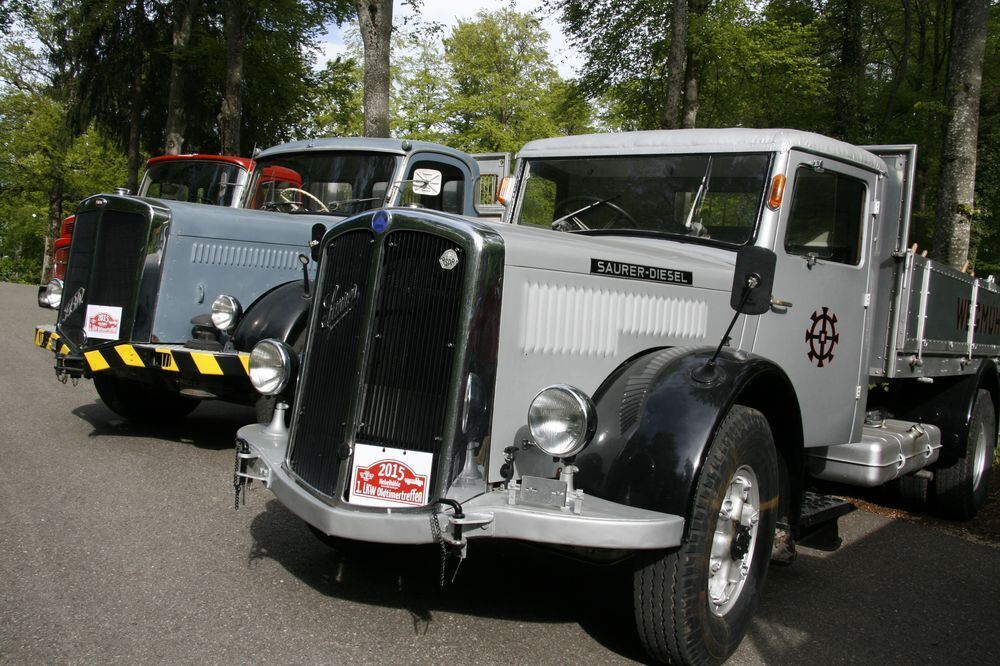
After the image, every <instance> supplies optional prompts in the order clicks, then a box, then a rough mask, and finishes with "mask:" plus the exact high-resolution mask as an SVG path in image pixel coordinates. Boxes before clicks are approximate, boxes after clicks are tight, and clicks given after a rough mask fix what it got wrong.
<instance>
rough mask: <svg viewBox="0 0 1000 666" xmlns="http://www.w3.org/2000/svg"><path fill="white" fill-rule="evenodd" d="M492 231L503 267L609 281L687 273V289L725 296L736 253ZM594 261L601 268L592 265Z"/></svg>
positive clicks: (508, 228)
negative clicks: (503, 254)
mask: <svg viewBox="0 0 1000 666" xmlns="http://www.w3.org/2000/svg"><path fill="white" fill-rule="evenodd" d="M492 228H494V229H495V230H496V231H497V232H498V233H499V234H500V235H501V236H502V237H503V240H504V247H505V251H506V261H505V264H506V265H507V266H518V267H522V268H533V269H543V270H551V271H559V272H564V273H581V274H588V275H589V274H592V273H593V274H599V273H598V271H600V272H603V274H604V275H608V276H610V277H621V278H631V279H637V280H644V279H645V280H647V281H651V282H657V281H668V280H669V278H673V277H675V276H674V275H673V274H667V273H664V272H663V271H685V272H689V273H690V274H691V276H690V277H691V282H690V283H689V286H692V287H700V288H703V289H712V290H721V291H726V292H728V291H729V290H730V289H731V288H732V281H733V268H734V267H735V265H736V251H735V249H733V250H726V249H722V248H717V247H711V246H706V245H699V244H697V243H683V242H680V241H675V240H667V239H659V238H633V237H628V236H607V235H601V236H586V235H583V234H575V233H566V232H559V231H551V230H549V229H542V228H539V227H529V226H519V225H509V224H502V225H496V226H495V227H492ZM595 260H596V261H600V262H603V263H601V264H600V265H597V266H595V265H594V261H595ZM649 269H659V270H653V271H650V270H649ZM643 276H649V277H643ZM657 277H661V278H668V279H667V280H663V279H657Z"/></svg>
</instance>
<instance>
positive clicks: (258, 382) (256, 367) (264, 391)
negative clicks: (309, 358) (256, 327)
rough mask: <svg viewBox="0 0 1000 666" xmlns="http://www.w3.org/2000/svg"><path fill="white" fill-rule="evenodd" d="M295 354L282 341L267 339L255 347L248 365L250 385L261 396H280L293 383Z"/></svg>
mask: <svg viewBox="0 0 1000 666" xmlns="http://www.w3.org/2000/svg"><path fill="white" fill-rule="evenodd" d="M294 364H295V354H294V352H293V351H292V348H291V347H289V346H288V345H287V344H285V343H284V342H282V341H281V340H276V339H275V338H267V339H264V340H261V341H260V342H258V343H257V344H255V345H254V346H253V349H252V350H251V351H250V359H249V361H248V363H247V374H248V375H249V377H250V384H251V385H252V386H253V387H254V389H256V391H257V392H258V393H260V394H261V395H278V394H280V393H281V392H282V391H284V390H285V389H286V388H288V383H289V382H290V381H291V378H292V374H293V373H294V371H295V365H294Z"/></svg>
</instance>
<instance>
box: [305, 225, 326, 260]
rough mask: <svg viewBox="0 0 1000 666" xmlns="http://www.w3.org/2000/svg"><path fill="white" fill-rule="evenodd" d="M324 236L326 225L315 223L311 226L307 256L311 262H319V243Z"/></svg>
mask: <svg viewBox="0 0 1000 666" xmlns="http://www.w3.org/2000/svg"><path fill="white" fill-rule="evenodd" d="M325 234H326V225H325V224H323V223H322V222H317V223H316V224H314V225H313V226H312V237H311V239H310V241H309V255H310V256H311V257H312V260H313V261H319V243H320V241H321V240H323V236H324V235H325Z"/></svg>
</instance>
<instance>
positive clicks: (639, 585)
mask: <svg viewBox="0 0 1000 666" xmlns="http://www.w3.org/2000/svg"><path fill="white" fill-rule="evenodd" d="M778 487H779V481H778V460H777V454H776V453H775V450H774V440H773V438H772V436H771V429H770V427H769V426H768V423H767V420H766V419H765V418H764V416H763V414H761V413H760V412H759V411H757V410H755V409H750V408H748V407H743V406H740V405H736V406H734V407H733V408H732V409H731V410H730V411H729V413H728V414H727V415H726V417H725V419H724V420H723V421H722V424H721V425H720V426H719V429H718V431H717V432H716V434H715V438H714V439H713V440H712V445H711V447H710V448H709V450H708V455H707V456H706V459H705V462H704V465H703V468H702V470H701V473H700V474H699V477H698V485H697V487H696V489H695V496H694V502H693V506H692V511H691V516H690V517H689V519H688V525H687V528H688V529H687V537H686V538H685V539H684V541H683V542H682V543H681V545H680V547H679V548H678V549H676V550H672V551H668V552H665V553H664V552H660V553H656V554H650V555H648V556H645V557H641V558H639V560H638V562H637V567H636V570H635V573H634V576H633V605H634V609H635V618H636V625H637V628H638V631H639V638H640V640H641V641H642V643H643V646H644V647H645V648H646V651H647V652H648V653H649V654H650V656H651V657H653V658H654V659H657V660H661V661H665V662H671V663H684V664H703V663H721V662H723V661H725V659H726V658H727V657H729V655H731V654H732V653H733V652H734V651H735V650H736V648H737V647H738V646H739V644H740V641H741V640H743V635H744V634H745V633H746V630H747V627H748V625H749V623H750V619H751V617H752V616H753V612H754V610H755V609H756V607H757V603H758V601H759V599H760V593H761V590H762V588H763V586H764V579H765V577H766V575H767V564H768V559H769V557H770V553H771V546H772V543H773V540H774V525H775V520H776V515H775V511H776V509H777V506H778Z"/></svg>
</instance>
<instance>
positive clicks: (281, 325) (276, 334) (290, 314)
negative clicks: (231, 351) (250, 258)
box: [233, 279, 312, 352]
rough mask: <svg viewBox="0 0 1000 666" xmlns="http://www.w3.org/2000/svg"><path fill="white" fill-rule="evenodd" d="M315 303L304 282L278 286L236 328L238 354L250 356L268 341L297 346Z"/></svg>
mask: <svg viewBox="0 0 1000 666" xmlns="http://www.w3.org/2000/svg"><path fill="white" fill-rule="evenodd" d="M311 303H312V300H311V299H310V298H308V297H306V296H305V291H304V289H303V288H302V280H301V279H299V280H295V281H294V282H286V283H285V284H281V285H278V286H277V287H275V288H274V289H271V290H270V291H268V292H266V293H265V294H264V295H263V296H261V297H260V298H258V299H257V300H256V301H254V302H253V304H252V305H250V307H249V308H247V310H246V312H245V313H244V314H243V317H242V319H240V321H239V323H238V324H237V325H236V331H235V332H234V333H233V344H234V345H235V346H236V349H237V350H239V351H246V352H248V351H250V350H252V349H253V346H254V345H255V344H257V343H258V342H260V341H261V340H264V339H265V338H275V339H278V340H282V341H284V342H287V343H288V344H290V345H293V344H294V343H295V342H296V341H297V340H298V338H299V337H300V334H301V332H302V331H303V330H304V329H305V325H306V320H307V319H308V316H309V305H310V304H311Z"/></svg>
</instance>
